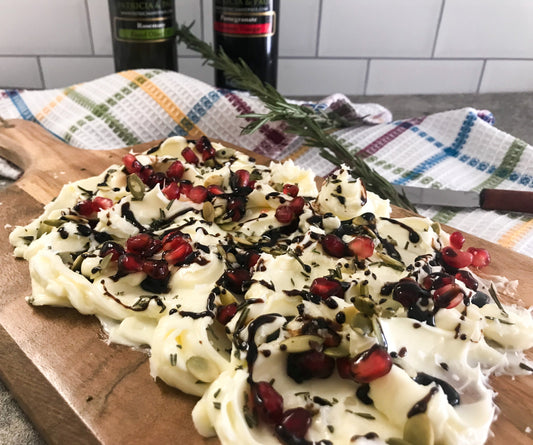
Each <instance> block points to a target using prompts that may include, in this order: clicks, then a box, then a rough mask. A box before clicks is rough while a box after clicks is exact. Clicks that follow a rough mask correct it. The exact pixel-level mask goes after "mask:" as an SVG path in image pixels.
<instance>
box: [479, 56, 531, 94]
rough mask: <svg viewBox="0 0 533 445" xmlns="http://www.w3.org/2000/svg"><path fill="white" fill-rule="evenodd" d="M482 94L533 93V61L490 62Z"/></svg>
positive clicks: (482, 85) (484, 76)
mask: <svg viewBox="0 0 533 445" xmlns="http://www.w3.org/2000/svg"><path fill="white" fill-rule="evenodd" d="M479 90H480V92H481V93H494V92H501V91H508V92H511V91H533V60H489V61H487V65H486V66H485V72H484V74H483V80H482V82H481V85H480V88H479Z"/></svg>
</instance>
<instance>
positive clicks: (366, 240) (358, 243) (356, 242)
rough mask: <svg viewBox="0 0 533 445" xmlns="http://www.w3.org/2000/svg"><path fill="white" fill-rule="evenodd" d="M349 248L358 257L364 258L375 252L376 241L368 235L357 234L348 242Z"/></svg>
mask: <svg viewBox="0 0 533 445" xmlns="http://www.w3.org/2000/svg"><path fill="white" fill-rule="evenodd" d="M348 249H349V250H350V252H352V254H354V255H355V256H356V257H357V259H359V260H364V259H366V258H369V257H371V256H372V255H373V254H374V241H373V240H372V238H370V237H368V236H363V235H361V236H356V237H355V238H354V239H353V240H351V241H350V242H349V243H348Z"/></svg>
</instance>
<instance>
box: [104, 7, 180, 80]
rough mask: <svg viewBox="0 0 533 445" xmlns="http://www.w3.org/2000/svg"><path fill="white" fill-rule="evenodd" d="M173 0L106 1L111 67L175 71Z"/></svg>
mask: <svg viewBox="0 0 533 445" xmlns="http://www.w3.org/2000/svg"><path fill="white" fill-rule="evenodd" d="M174 14H175V13H174V0H151V1H150V0H142V1H141V0H109V15H110V18H111V34H112V38H113V56H114V59H115V70H116V71H123V70H129V69H138V68H160V69H166V70H173V71H177V70H178V61H177V51H176V22H175V15H174Z"/></svg>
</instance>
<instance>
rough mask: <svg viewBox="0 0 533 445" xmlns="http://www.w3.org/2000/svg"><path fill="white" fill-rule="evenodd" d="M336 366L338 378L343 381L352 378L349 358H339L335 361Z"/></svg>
mask: <svg viewBox="0 0 533 445" xmlns="http://www.w3.org/2000/svg"><path fill="white" fill-rule="evenodd" d="M336 364H337V372H338V373H339V377H341V378H343V379H351V378H352V370H351V362H350V357H339V358H337V360H336Z"/></svg>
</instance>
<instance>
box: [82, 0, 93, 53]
mask: <svg viewBox="0 0 533 445" xmlns="http://www.w3.org/2000/svg"><path fill="white" fill-rule="evenodd" d="M84 3H85V13H86V14H87V28H88V30H89V42H90V44H91V53H92V54H93V55H96V54H95V52H94V39H93V28H92V26H91V14H90V12H89V4H88V2H87V0H84Z"/></svg>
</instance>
